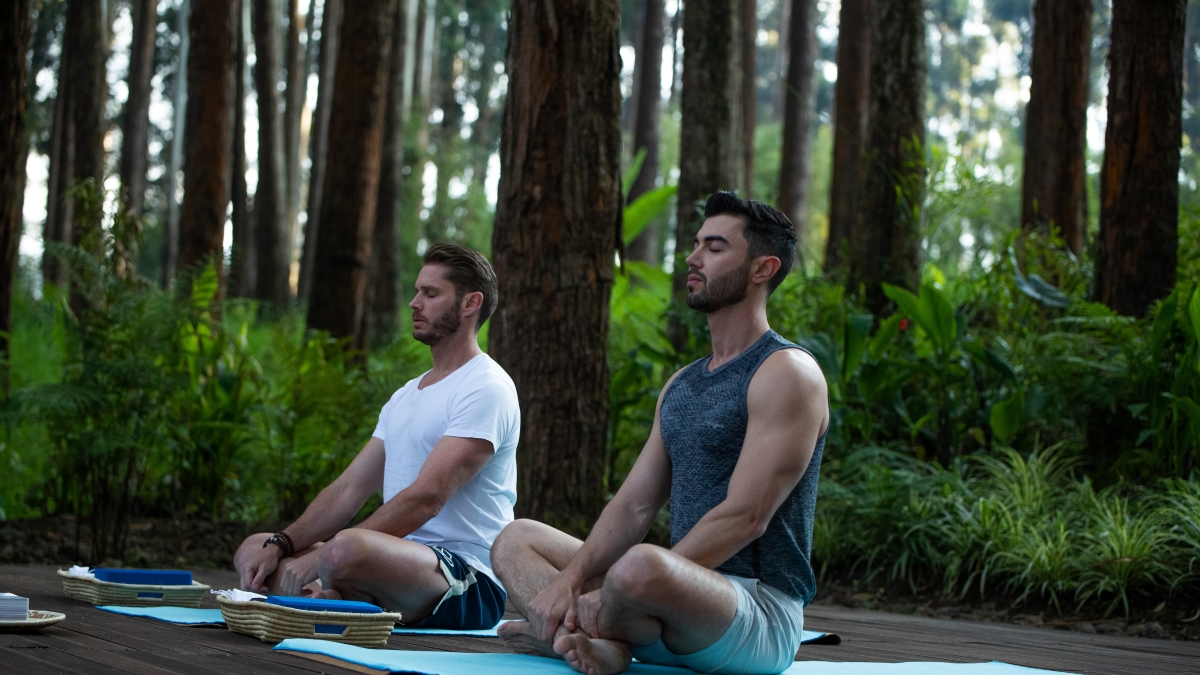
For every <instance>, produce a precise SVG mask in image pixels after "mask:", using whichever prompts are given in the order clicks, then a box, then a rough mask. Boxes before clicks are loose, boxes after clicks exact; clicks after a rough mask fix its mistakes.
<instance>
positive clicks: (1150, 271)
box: [1095, 0, 1186, 316]
mask: <svg viewBox="0 0 1200 675" xmlns="http://www.w3.org/2000/svg"><path fill="white" fill-rule="evenodd" d="M1185 7H1186V2H1185V0H1156V1H1154V2H1133V1H1132V0H1114V2H1113V8H1112V46H1111V48H1110V50H1109V55H1108V71H1109V79H1108V127H1107V128H1106V129H1105V132H1104V163H1103V164H1102V165H1101V167H1100V242H1099V247H1098V251H1097V261H1096V282H1095V283H1096V285H1095V299H1096V301H1097V302H1102V303H1104V304H1106V305H1108V306H1109V307H1111V308H1112V309H1113V310H1114V311H1116V312H1118V313H1120V314H1123V315H1126V316H1141V315H1143V314H1145V312H1146V309H1147V308H1148V307H1149V306H1150V305H1151V304H1152V303H1154V302H1155V301H1157V300H1159V299H1161V298H1164V297H1166V296H1167V295H1168V294H1169V293H1170V292H1171V289H1172V288H1173V287H1174V286H1175V274H1176V270H1175V266H1176V263H1177V260H1178V245H1179V236H1178V229H1179V146H1180V142H1181V139H1182V135H1183V131H1182V127H1181V120H1182V115H1181V108H1182V98H1183V34H1184V10H1185Z"/></svg>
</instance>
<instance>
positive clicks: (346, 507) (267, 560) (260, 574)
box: [238, 437, 386, 594]
mask: <svg viewBox="0 0 1200 675" xmlns="http://www.w3.org/2000/svg"><path fill="white" fill-rule="evenodd" d="M385 457H386V453H385V452H384V449H383V441H382V440H380V439H378V438H374V437H372V438H371V440H369V441H367V444H366V445H365V446H363V449H362V450H360V451H359V452H358V455H357V456H356V457H355V458H354V461H352V462H350V466H348V467H346V470H345V471H343V472H342V474H341V475H340V476H338V477H337V480H335V481H333V482H332V483H330V484H329V485H328V486H326V487H325V489H324V490H321V492H320V494H318V495H317V498H316V499H314V500H313V501H312V503H311V504H309V505H308V508H306V509H304V513H303V514H301V515H300V517H299V518H298V519H297V520H296V522H294V523H292V524H291V525H289V526H287V527H286V528H284V532H287V534H288V536H289V537H291V539H292V543H293V544H294V545H295V548H296V552H297V553H299V552H300V551H303V550H305V549H306V548H308V547H310V546H312V545H313V544H315V543H317V542H319V541H323V540H325V539H328V538H329V537H332V536H333V535H334V534H336V533H337V531H338V530H340V529H342V528H343V527H345V526H346V523H349V522H350V519H351V518H353V517H354V514H356V513H358V510H359V509H361V508H362V506H363V504H365V503H366V501H367V497H369V496H370V495H371V493H372V492H376V491H378V490H381V489H382V488H383V465H384V459H385ZM282 557H283V551H282V549H280V548H279V547H278V546H267V547H265V548H263V550H261V551H258V552H256V553H255V554H254V555H253V556H252V557H251V558H250V560H248V561H246V562H245V563H243V564H242V565H241V566H240V567H239V568H238V573H239V574H240V575H241V578H242V587H243V588H248V589H250V590H253V591H258V592H265V591H266V587H265V586H264V585H263V584H264V583H266V580H267V577H269V576H270V575H271V574H272V573H273V572H275V569H276V567H278V565H279V560H280V559H281V558H282ZM303 557H307V556H302V558H303ZM293 567H294V569H293ZM309 567H313V561H311V560H310V561H307V562H305V563H303V564H300V563H297V562H296V561H295V560H293V561H292V562H291V563H288V564H287V565H285V569H284V570H283V572H284V573H283V575H282V578H281V584H282V586H283V587H284V588H285V589H287V590H288V592H291V593H293V594H295V593H299V592H300V587H301V586H303V585H304V584H306V583H308V582H309V581H312V579H309V578H308V577H309V576H311V574H312V572H311V571H310V570H308V568H309ZM314 569H315V568H314Z"/></svg>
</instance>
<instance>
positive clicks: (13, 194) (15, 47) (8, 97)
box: [0, 0, 33, 399]
mask: <svg viewBox="0 0 1200 675" xmlns="http://www.w3.org/2000/svg"><path fill="white" fill-rule="evenodd" d="M29 10H30V7H29V0H13V1H12V2H8V3H5V4H4V6H3V8H2V9H0V398H3V399H7V398H8V388H9V378H8V372H9V363H10V360H11V357H12V354H11V352H10V349H9V338H8V336H9V334H10V333H11V332H12V296H13V273H14V272H15V271H16V264H17V246H18V244H19V243H20V241H21V230H22V225H23V222H24V219H23V216H22V207H23V206H24V204H25V159H26V157H27V156H28V154H29V137H28V135H27V134H26V132H25V84H26V83H25V77H26V75H25V70H26V69H25V57H26V50H28V49H29V36H30V33H31V30H32V26H33V22H32V21H31V19H30V14H29Z"/></svg>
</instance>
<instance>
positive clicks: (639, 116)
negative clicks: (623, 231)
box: [626, 0, 666, 265]
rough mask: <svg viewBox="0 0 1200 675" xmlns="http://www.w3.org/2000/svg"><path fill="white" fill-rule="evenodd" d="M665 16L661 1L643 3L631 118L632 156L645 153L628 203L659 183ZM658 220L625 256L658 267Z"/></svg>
mask: <svg viewBox="0 0 1200 675" xmlns="http://www.w3.org/2000/svg"><path fill="white" fill-rule="evenodd" d="M665 20H666V12H665V11H664V9H663V0H646V13H645V16H644V17H643V18H642V31H641V44H639V45H638V46H637V49H638V56H637V65H638V68H639V70H638V73H637V75H638V76H637V77H636V78H635V82H634V89H635V91H637V97H636V98H637V108H636V109H635V110H634V115H633V148H634V151H635V152H638V151H641V150H645V151H646V157H645V159H644V160H642V169H641V171H640V172H639V173H638V175H637V178H635V179H634V181H633V186H632V187H630V188H629V198H628V202H629V203H630V204H632V203H633V202H634V200H636V199H637V198H638V197H641V196H642V195H644V194H646V193H647V192H649V191H651V190H653V189H654V187H655V184H656V181H657V179H658V157H659V149H660V148H659V145H660V144H661V139H660V133H659V126H660V124H661V120H660V117H661V116H662V112H661V110H662V53H663V22H664V21H665ZM658 239H659V237H658V219H657V218H656V219H655V220H654V221H653V222H651V223H650V225H649V226H648V227H646V229H645V230H643V231H642V233H641V234H640V235H638V237H637V238H636V239H634V240H633V241H632V242H630V244H629V248H628V250H626V254H627V255H628V256H629V258H630V259H631V260H641V261H642V262H646V263H649V264H651V265H661V264H662V256H661V254H660V253H659V246H658Z"/></svg>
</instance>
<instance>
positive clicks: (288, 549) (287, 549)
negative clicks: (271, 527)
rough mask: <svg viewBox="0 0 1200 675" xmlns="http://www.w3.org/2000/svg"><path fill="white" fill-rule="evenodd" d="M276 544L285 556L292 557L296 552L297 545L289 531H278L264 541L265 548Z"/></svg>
mask: <svg viewBox="0 0 1200 675" xmlns="http://www.w3.org/2000/svg"><path fill="white" fill-rule="evenodd" d="M271 544H274V545H276V546H278V547H279V550H280V551H282V552H283V557H284V558H290V557H292V555H293V554H294V553H295V552H296V545H295V544H294V543H293V542H292V538H291V537H290V536H289V535H288V533H287V532H282V531H281V532H276V533H275V534H273V535H271V537H270V538H268V539H267V540H266V541H264V542H263V548H266V547H267V546H269V545H271Z"/></svg>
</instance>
